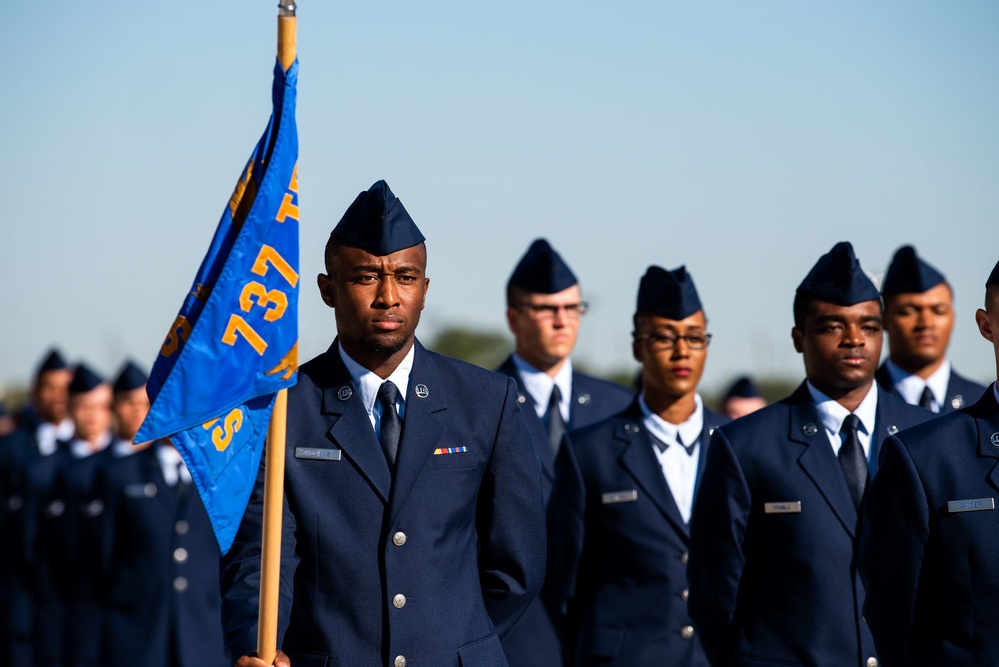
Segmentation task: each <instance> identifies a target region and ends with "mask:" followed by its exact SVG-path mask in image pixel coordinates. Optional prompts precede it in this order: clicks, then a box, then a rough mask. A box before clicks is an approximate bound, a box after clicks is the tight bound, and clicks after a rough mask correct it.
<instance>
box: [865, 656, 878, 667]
mask: <svg viewBox="0 0 999 667" xmlns="http://www.w3.org/2000/svg"><path fill="white" fill-rule="evenodd" d="M867 667H878V659H877V658H875V657H874V656H871V657H870V658H868V659H867Z"/></svg>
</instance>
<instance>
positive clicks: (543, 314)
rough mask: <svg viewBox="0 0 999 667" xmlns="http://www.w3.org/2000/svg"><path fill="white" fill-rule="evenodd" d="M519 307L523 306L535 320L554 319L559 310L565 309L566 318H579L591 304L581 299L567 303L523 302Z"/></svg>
mask: <svg viewBox="0 0 999 667" xmlns="http://www.w3.org/2000/svg"><path fill="white" fill-rule="evenodd" d="M517 307H518V308H523V309H524V310H526V311H527V312H528V313H530V315H531V317H532V318H533V319H535V320H538V321H542V320H552V319H555V316H556V315H557V314H558V312H559V311H560V310H561V311H564V312H565V316H566V318H568V319H570V320H578V319H579V318H580V317H582V316H583V315H585V314H586V311H587V309H589V307H590V304H588V303H587V302H585V301H580V302H579V303H565V304H558V305H554V304H548V303H526V302H521V303H520V304H518V306H517Z"/></svg>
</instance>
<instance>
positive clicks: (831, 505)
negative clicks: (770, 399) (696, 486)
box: [689, 383, 933, 667]
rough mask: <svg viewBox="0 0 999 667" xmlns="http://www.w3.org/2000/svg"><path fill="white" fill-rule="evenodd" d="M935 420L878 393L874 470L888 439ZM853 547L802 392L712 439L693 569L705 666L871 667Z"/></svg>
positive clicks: (818, 428)
mask: <svg viewBox="0 0 999 667" xmlns="http://www.w3.org/2000/svg"><path fill="white" fill-rule="evenodd" d="M931 418H933V414H932V413H930V412H927V411H926V410H923V409H921V408H917V407H913V406H910V405H907V404H906V403H903V402H902V401H901V400H899V399H896V398H893V397H892V396H889V395H888V394H887V393H885V392H884V391H881V390H879V391H878V406H877V414H876V418H875V427H874V433H873V434H872V438H871V447H872V451H871V454H870V456H869V460H872V461H877V458H878V455H879V451H880V448H881V444H882V442H883V441H884V440H885V438H887V437H888V436H889V435H891V434H893V433H895V432H897V431H899V430H902V429H904V428H907V427H909V426H913V425H915V424H918V423H920V422H922V421H925V420H927V419H931ZM875 470H876V465H872V466H871V467H870V473H871V474H872V475H873V474H874V473H875ZM857 536H858V530H857V510H856V509H855V508H854V505H853V502H852V500H851V498H850V493H849V491H848V490H847V486H846V481H845V480H844V478H843V472H842V469H841V468H840V465H839V461H838V459H837V458H836V455H835V453H834V452H833V449H832V447H831V446H830V444H829V438H828V436H827V435H826V431H825V428H824V427H823V425H822V422H821V421H820V419H819V413H818V410H817V409H816V407H815V404H814V403H813V401H812V397H811V394H810V393H809V391H808V388H807V387H806V386H805V384H804V383H803V384H802V385H801V386H799V387H798V389H797V390H796V391H795V392H794V393H793V394H792V395H791V396H790V397H788V398H785V399H784V400H782V401H780V402H778V403H774V404H773V405H770V406H767V407H766V408H763V409H761V410H759V411H757V412H754V413H752V414H750V415H747V416H745V417H742V418H741V419H737V420H735V421H733V422H731V423H730V424H728V425H726V426H723V427H721V428H720V429H718V430H716V431H715V434H714V437H713V438H712V440H711V447H710V449H709V450H708V461H707V467H706V469H705V471H704V479H703V481H702V483H701V488H700V491H699V492H698V502H697V505H696V506H695V508H694V514H693V518H692V519H691V534H690V568H689V570H690V571H689V576H690V614H691V616H692V617H693V619H694V627H695V629H696V630H697V631H698V632H699V633H700V636H701V641H702V642H703V645H704V648H705V650H706V651H707V653H708V657H709V659H710V660H711V664H712V665H714V666H715V667H723V666H724V667H735V666H739V667H763V666H764V665H767V666H771V665H807V666H809V667H850V666H851V665H852V666H854V667H867V665H873V664H875V663H873V662H870V659H871V658H875V659H876V653H875V650H874V643H873V640H872V638H871V633H870V630H869V629H868V627H867V624H866V623H864V622H863V621H862V619H861V608H862V606H863V603H864V588H863V585H862V584H861V581H860V577H859V576H858V574H857V568H856V551H857V550H856V546H857V541H858V540H857Z"/></svg>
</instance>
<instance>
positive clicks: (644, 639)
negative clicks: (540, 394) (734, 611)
mask: <svg viewBox="0 0 999 667" xmlns="http://www.w3.org/2000/svg"><path fill="white" fill-rule="evenodd" d="M642 419H643V417H642V410H641V407H640V406H639V404H638V401H637V400H636V401H634V402H633V403H632V405H631V406H630V407H628V408H627V409H625V410H624V411H623V412H621V413H620V414H618V415H616V416H614V417H612V418H610V419H607V420H605V421H603V422H600V423H599V424H596V425H594V426H591V427H589V428H585V429H583V430H580V431H573V432H572V434H571V435H570V436H569V438H567V439H566V440H564V441H563V443H562V444H563V449H562V451H561V452H560V453H559V463H558V467H559V471H558V481H557V482H556V484H555V491H554V494H553V496H552V502H551V505H550V508H549V514H548V518H549V521H548V534H549V540H548V548H549V557H548V577H547V579H546V581H545V585H544V588H543V592H542V596H543V599H544V602H545V604H546V606H547V607H548V609H549V611H550V613H551V614H552V617H553V618H555V619H557V624H558V625H559V627H560V628H561V631H562V636H563V640H564V646H565V649H566V656H567V664H569V665H580V666H590V665H594V666H595V665H601V666H603V665H607V666H612V665H613V666H620V667H645V666H648V667H652V666H653V665H675V666H677V667H693V666H698V667H700V666H706V665H707V659H706V658H705V656H704V652H703V650H702V648H701V646H700V641H699V640H698V638H697V637H696V636H695V633H694V631H693V628H692V627H691V622H690V617H689V616H688V613H687V597H688V593H687V563H688V553H687V551H688V548H689V539H690V538H689V530H688V526H687V524H686V523H684V521H683V518H682V517H681V516H680V510H679V509H678V508H677V506H676V502H675V501H674V500H673V495H672V493H671V492H670V489H669V486H668V485H667V483H666V479H665V478H664V477H663V473H662V467H661V466H660V464H659V460H658V459H657V458H656V455H655V452H654V451H653V449H652V448H653V445H652V441H651V440H650V438H649V436H648V434H647V433H646V430H645V426H644V425H643V423H642ZM727 421H728V420H727V419H726V418H725V417H723V416H721V415H718V414H716V413H714V412H711V411H710V410H708V409H705V410H704V429H703V431H702V433H701V439H700V443H701V444H700V457H699V460H698V470H697V479H698V482H699V480H700V477H701V473H702V472H703V470H704V463H705V461H706V459H707V456H706V455H707V452H708V449H709V440H710V436H711V433H712V432H713V431H714V429H715V428H716V427H717V426H719V425H721V424H723V423H725V422H727ZM697 493H698V495H697V496H696V497H701V496H700V492H699V491H698V492H697ZM697 502H700V501H697Z"/></svg>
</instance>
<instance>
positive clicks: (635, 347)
mask: <svg viewBox="0 0 999 667" xmlns="http://www.w3.org/2000/svg"><path fill="white" fill-rule="evenodd" d="M631 356H632V357H633V358H634V359H635V361H637V362H638V363H640V364H644V363H645V362H644V360H643V356H644V350H642V344H641V343H639V342H638V341H637V340H635V339H634V338H632V339H631Z"/></svg>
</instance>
